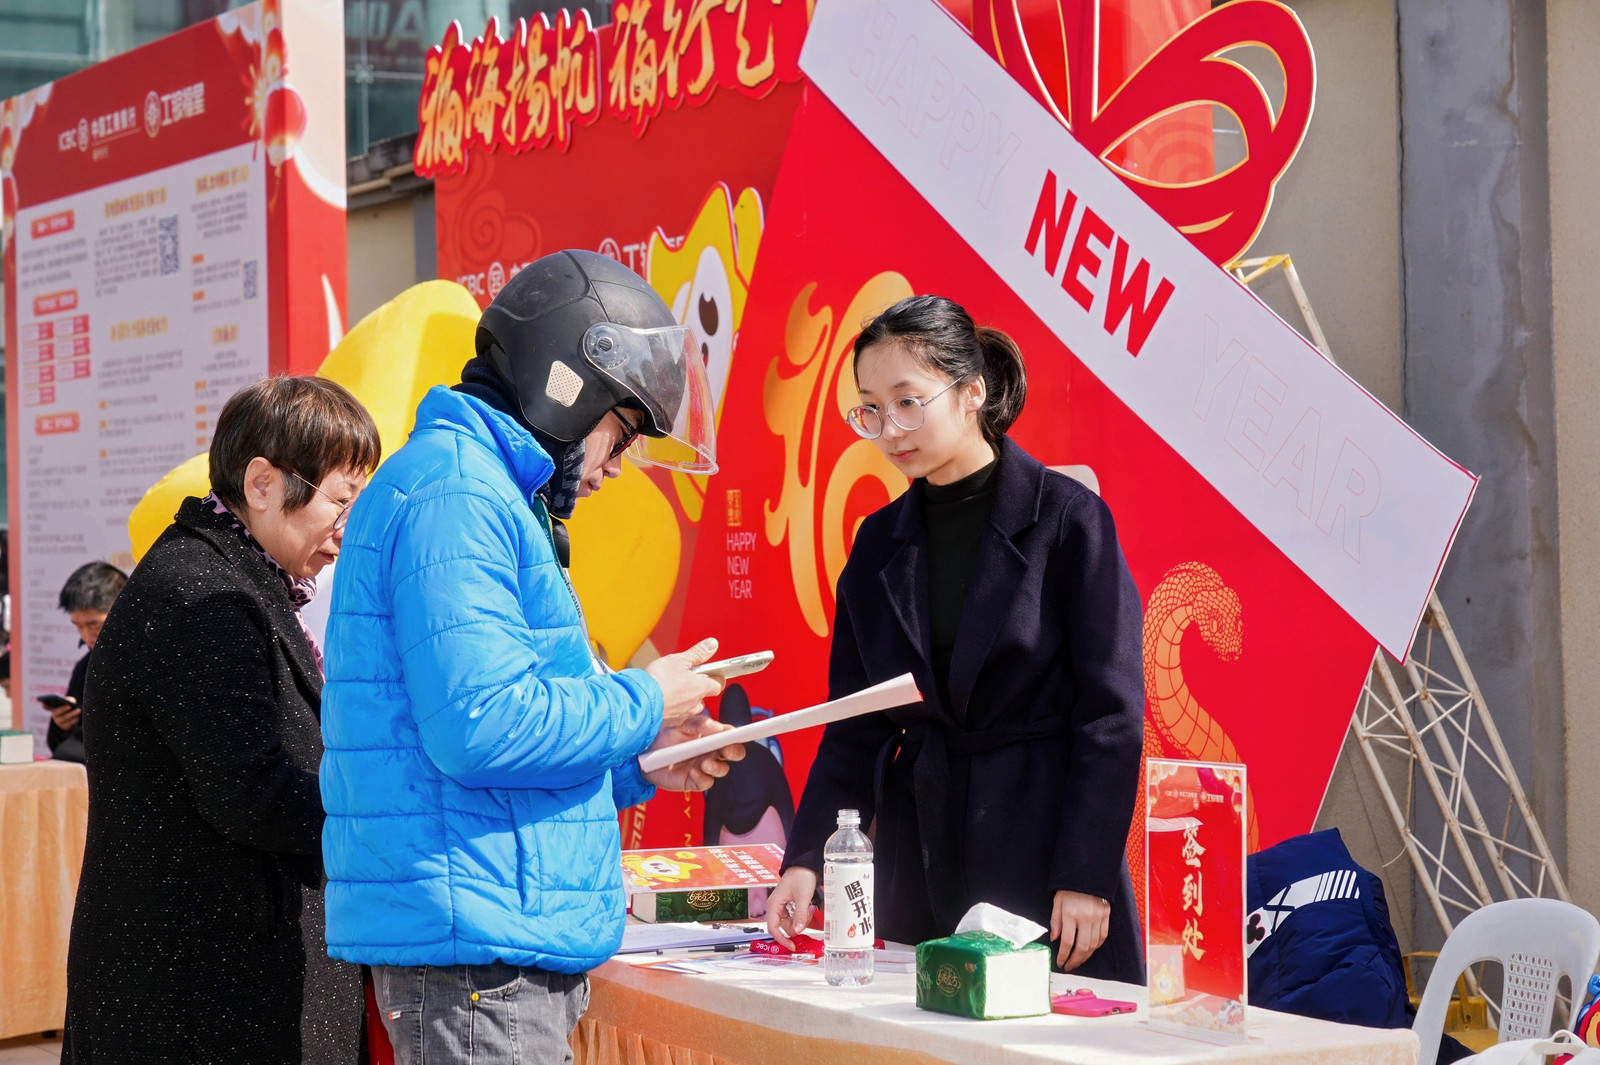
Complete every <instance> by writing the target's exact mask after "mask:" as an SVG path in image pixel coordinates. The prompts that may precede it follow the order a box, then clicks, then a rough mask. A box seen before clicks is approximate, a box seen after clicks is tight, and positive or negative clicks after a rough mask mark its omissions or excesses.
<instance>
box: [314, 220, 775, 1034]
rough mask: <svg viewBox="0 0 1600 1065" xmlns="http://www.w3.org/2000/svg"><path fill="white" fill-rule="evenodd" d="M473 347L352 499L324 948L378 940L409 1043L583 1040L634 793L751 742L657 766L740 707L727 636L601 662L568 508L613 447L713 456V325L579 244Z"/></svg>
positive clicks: (501, 302) (679, 458)
mask: <svg viewBox="0 0 1600 1065" xmlns="http://www.w3.org/2000/svg"><path fill="white" fill-rule="evenodd" d="M477 348H478V354H477V357H476V358H474V359H472V360H471V361H470V362H468V363H467V365H466V366H465V367H464V368H463V370H462V375H461V383H460V384H459V385H457V386H455V388H453V389H451V388H442V387H441V388H435V389H433V390H432V391H430V392H429V393H428V394H427V395H426V396H425V397H424V398H423V400H422V403H421V405H420V406H419V407H418V408H417V419H416V429H415V430H414V431H413V432H412V434H411V439H410V440H409V441H407V443H406V445H405V446H404V447H403V448H401V449H400V451H399V452H398V453H396V454H395V456H394V457H393V458H391V459H390V460H389V462H388V464H387V465H385V466H384V467H383V468H382V469H381V470H379V471H378V474H377V476H376V477H375V478H373V481H372V487H370V488H369V489H367V492H366V494H364V495H363V496H362V497H361V502H360V503H358V504H357V505H356V508H355V514H354V515H353V516H352V517H351V519H350V531H349V534H348V535H347V537H346V539H345V558H344V559H342V560H341V561H340V563H339V570H338V573H337V575H336V576H335V577H334V596H333V612H332V616H331V617H330V618H329V621H328V690H327V696H326V698H325V700H324V703H323V715H322V729H323V735H324V737H325V738H326V741H327V749H328V753H327V755H326V757H325V758H324V759H323V763H322V795H323V800H324V802H325V804H326V806H327V810H328V823H327V827H326V829H325V830H324V834H323V856H324V858H325V860H326V862H327V867H328V877H329V884H328V951H329V953H330V954H332V955H333V956H334V957H336V958H342V959H344V960H346V961H355V962H363V963H365V964H368V965H371V966H372V976H373V985H374V991H375V992H376V996H377V1004H378V1010H379V1013H380V1015H381V1016H382V1018H383V1023H384V1025H385V1026H386V1027H387V1029H388V1032H389V1038H390V1041H391V1042H392V1043H393V1045H394V1049H395V1059H396V1061H397V1063H398V1065H417V1063H423V1062H425V1063H427V1065H446V1063H449V1062H467V1061H473V1062H512V1061H522V1062H540V1063H554V1062H559V1061H563V1060H565V1061H571V1060H572V1057H571V1053H572V1052H571V1048H570V1046H569V1045H568V1042H567V1040H568V1037H569V1036H570V1035H571V1033H572V1030H573V1028H574V1027H576V1025H577V1023H578V1019H579V1018H580V1017H582V1016H583V1013H584V1011H585V1010H586V1009H587V1008H588V995H589V990H588V979H587V977H586V976H585V974H586V973H587V972H588V971H589V970H590V969H592V968H594V967H595V966H597V965H599V964H600V963H601V962H603V961H605V960H606V959H608V958H609V957H610V956H611V955H612V954H613V953H615V952H616V950H617V947H618V946H619V944H620V943H621V940H622V926H623V912H624V898H623V887H622V862H621V858H620V853H619V852H620V849H621V837H620V832H619V830H618V825H617V811H618V810H619V809H621V808H623V807H627V806H632V805H635V804H636V803H641V802H644V801H645V800H646V799H648V798H649V797H650V796H651V795H652V794H653V793H654V791H655V789H656V788H657V787H665V788H671V789H674V790H677V791H704V790H705V789H706V788H707V787H709V786H710V784H711V782H712V781H713V780H714V779H716V778H717V777H720V776H722V775H723V774H725V773H727V771H728V766H727V763H728V762H729V761H734V760H737V759H738V758H740V757H742V756H743V755H744V747H743V745H741V744H734V745H732V746H731V747H725V748H723V749H722V750H721V751H720V752H719V753H718V754H715V755H708V756H706V757H704V758H701V759H693V760H690V761H689V762H687V763H680V764H678V765H675V766H668V767H667V768H665V769H661V770H657V771H655V772H652V773H649V774H643V773H641V771H640V768H639V763H638V756H639V755H641V754H643V753H644V752H645V751H646V750H647V749H652V748H656V747H661V746H667V745H671V744H674V743H679V742H684V741H686V740H689V739H693V738H695V737H697V736H700V735H706V734H711V733H715V732H720V731H725V730H726V726H723V725H720V724H718V723H717V722H714V721H712V720H710V719H709V718H708V717H706V716H705V715H704V714H703V713H702V710H703V707H704V701H705V700H706V699H708V698H710V697H711V696H714V695H716V694H717V693H718V692H720V691H721V690H722V685H721V683H720V682H719V681H717V680H714V679H712V678H709V677H703V676H698V675H696V674H695V673H693V672H691V669H692V667H694V666H697V665H700V664H702V663H704V662H706V661H707V660H708V659H709V658H710V657H711V652H712V651H713V650H714V649H715V647H716V641H714V640H706V641H704V642H703V643H701V644H698V645H697V646H695V647H694V648H692V649H691V650H689V651H688V652H686V653H683V654H671V655H667V656H665V657H663V658H659V659H657V660H656V661H654V662H652V663H651V664H650V666H649V667H648V669H643V670H640V669H625V670H622V671H621V672H616V673H613V672H611V671H610V670H609V669H607V668H605V667H604V666H602V665H601V664H599V663H598V662H597V661H596V660H595V658H594V656H593V649H592V646H591V644H590V641H589V637H588V632H587V631H586V629H585V627H584V621H583V610H582V607H581V605H580V604H579V602H578V597H577V594H576V593H575V592H574V591H573V589H572V585H571V583H570V581H569V580H568V577H567V575H566V572H565V570H566V565H567V557H566V556H567V546H566V537H565V532H564V530H563V529H562V528H561V526H560V525H559V519H562V518H565V517H567V516H568V515H570V514H571V513H572V509H573V507H574V506H575V505H577V503H578V502H579V500H581V499H582V498H584V497H585V496H589V495H592V494H593V493H595V492H597V491H599V490H600V488H601V487H602V486H603V485H604V483H605V482H606V480H607V479H609V478H612V477H617V476H619V475H620V474H621V473H622V456H623V454H624V452H627V453H628V454H630V455H631V456H632V457H633V458H634V460H635V461H636V462H642V463H655V464H657V465H662V466H666V467H669V468H674V469H683V470H687V471H690V472H696V473H712V472H715V469H716V465H715V459H714V446H715V444H714V437H715V426H714V424H713V419H714V417H715V405H714V404H713V403H712V400H711V394H710V385H709V384H708V382H707V380H706V374H705V364H704V362H703V361H702V359H701V355H700V345H699V341H698V340H697V339H696V338H695V336H694V334H693V333H692V332H691V331H690V330H689V329H688V328H687V327H685V326H681V325H679V324H678V323H677V322H676V321H675V320H674V319H673V317H672V312H671V311H670V310H669V309H668V308H667V306H666V304H664V303H662V301H661V298H660V297H659V296H657V295H656V293H655V290H653V289H652V288H650V286H649V285H648V284H647V283H646V282H645V281H644V279H643V278H641V277H640V276H639V275H638V274H635V273H634V272H633V271H631V270H629V269H628V268H627V267H625V266H623V265H621V264H620V263H618V262H616V261H615V260H612V259H608V258H606V257H604V256H602V255H596V254H594V253H593V252H581V251H578V252H557V253H555V254H554V255H548V256H545V257H544V258H542V259H539V260H537V261H535V262H533V263H530V264H529V265H527V266H525V267H523V268H522V269H521V270H520V271H519V272H518V273H517V274H516V275H515V276H514V277H512V278H511V280H510V281H508V282H507V283H506V285H505V287H504V288H503V289H501V290H500V292H499V293H498V294H497V295H496V296H495V298H494V302H493V303H491V304H490V305H489V307H488V309H487V310H485V311H484V313H483V317H482V319H481V320H480V322H479V325H478V335H477ZM552 519H557V520H556V521H555V522H553V521H552Z"/></svg>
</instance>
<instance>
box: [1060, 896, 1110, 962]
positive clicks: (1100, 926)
mask: <svg viewBox="0 0 1600 1065" xmlns="http://www.w3.org/2000/svg"><path fill="white" fill-rule="evenodd" d="M1110 928H1111V904H1110V903H1108V902H1106V900H1105V899H1101V898H1096V897H1095V896H1093V895H1084V894H1082V893H1080V892H1077V891H1058V892H1056V904H1055V908H1054V909H1053V910H1052V911H1051V913H1050V941H1051V942H1052V943H1054V942H1055V941H1057V940H1060V941H1061V945H1060V946H1059V947H1057V948H1056V964H1058V965H1060V966H1061V968H1062V970H1063V971H1064V972H1069V973H1070V972H1071V971H1072V970H1074V969H1076V968H1077V967H1078V966H1080V965H1082V964H1083V963H1084V962H1086V961H1088V960H1089V955H1091V954H1093V953H1094V952H1095V951H1097V950H1099V949H1100V944H1102V943H1104V942H1105V941H1106V933H1107V932H1108V931H1109V930H1110Z"/></svg>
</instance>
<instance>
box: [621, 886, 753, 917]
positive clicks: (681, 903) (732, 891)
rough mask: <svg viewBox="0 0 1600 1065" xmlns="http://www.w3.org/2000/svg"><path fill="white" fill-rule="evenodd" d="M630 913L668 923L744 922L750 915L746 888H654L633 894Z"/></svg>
mask: <svg viewBox="0 0 1600 1065" xmlns="http://www.w3.org/2000/svg"><path fill="white" fill-rule="evenodd" d="M633 915H634V916H635V917H637V918H638V919H639V920H641V921H650V922H652V923H657V924H668V923H675V922H685V921H745V920H748V919H749V917H750V889H749V888H742V887H741V888H719V889H716V890H711V891H657V892H654V893H653V894H645V895H635V896H634V897H633Z"/></svg>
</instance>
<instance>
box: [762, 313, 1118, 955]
mask: <svg viewBox="0 0 1600 1065" xmlns="http://www.w3.org/2000/svg"><path fill="white" fill-rule="evenodd" d="M855 377H856V383H857V385H858V387H859V388H860V392H861V405H860V406H857V407H854V408H852V409H851V411H850V412H849V420H850V424H851V425H852V426H853V427H854V428H855V430H856V432H857V433H859V434H860V435H861V436H863V437H865V438H866V439H869V440H873V441H875V442H876V443H877V445H878V447H879V448H880V449H881V450H882V451H883V453H884V454H885V455H887V456H888V458H889V461H890V462H892V463H894V465H895V467H896V468H897V469H899V470H900V471H901V472H902V473H904V474H906V475H907V476H908V477H911V478H912V482H911V488H910V490H909V491H907V492H906V493H905V494H904V495H902V496H900V497H899V498H898V499H896V500H895V501H894V502H892V503H890V504H888V505H887V506H885V507H883V508H882V509H881V510H879V511H877V512H876V513H875V514H872V515H870V516H869V517H868V518H867V519H866V520H865V521H864V522H862V524H861V528H860V531H859V532H858V533H857V535H856V540H855V544H854V546H852V548H851V549H850V557H849V560H848V561H847V562H846V563H845V566H844V570H843V572H842V573H841V574H840V576H839V581H838V592H837V602H838V607H837V611H836V614H835V617H834V628H833V651H832V656H831V658H830V661H829V666H828V689H829V698H839V697H840V696H843V695H846V694H849V693H851V692H854V691H859V690H860V689H862V688H865V687H868V686H869V685H872V684H877V683H880V682H882V681H885V680H889V679H890V678H892V677H895V676H897V675H899V674H901V673H906V672H910V673H912V674H913V675H914V676H915V677H916V680H917V687H918V688H919V689H921V691H922V699H923V701H922V702H921V703H918V704H915V705H911V706H904V707H898V708H896V709H893V710H889V711H886V712H883V713H875V714H864V715H862V716H861V717H857V718H852V719H849V720H847V721H840V722H837V723H835V724H832V725H829V726H828V727H827V729H826V731H825V732H824V733H823V738H822V743H821V745H820V747H819V748H818V750H817V757H816V761H815V762H814V763H813V765H812V767H811V774H810V777H809V779H807V781H806V786H805V791H804V792H803V793H802V794H801V796H800V805H799V809H798V810H797V811H796V813H795V818H794V828H793V830H792V831H791V832H790V834H789V849H788V852H787V853H786V854H785V855H784V865H785V871H784V874H783V879H782V880H781V881H780V882H779V884H778V886H777V887H776V888H774V889H773V893H772V896H771V898H770V899H768V901H767V924H768V927H769V928H770V929H771V930H772V931H773V934H774V935H775V936H777V937H779V938H780V939H783V940H785V941H786V940H787V937H788V936H789V935H792V934H794V933H796V932H799V931H802V930H803V929H804V928H805V927H806V925H807V923H808V921H809V918H810V915H811V901H812V895H813V892H814V891H815V890H816V886H817V877H818V873H819V871H820V870H821V869H822V848H823V844H824V843H825V841H826V840H827V838H828V835H829V834H830V833H831V832H833V830H834V824H835V815H836V813H837V811H839V810H841V809H850V808H854V809H858V810H860V811H861V814H862V821H863V823H867V822H869V821H870V820H871V819H872V818H873V817H874V815H875V816H876V821H877V835H876V841H875V846H874V848H873V850H874V860H875V864H876V870H877V872H876V875H877V901H876V906H875V909H876V911H877V914H878V929H879V933H880V935H882V937H883V938H884V939H894V940H899V941H901V942H905V943H920V942H923V941H924V940H928V939H933V938H935V937H938V936H946V935H950V934H951V933H952V932H954V931H955V926H956V924H957V922H958V921H959V920H960V919H961V917H962V915H963V914H965V913H966V911H967V909H968V908H969V907H971V906H972V905H973V904H974V903H978V902H988V903H992V904H994V905H996V906H1000V907H1002V908H1003V909H1007V910H1010V911H1011V912H1013V913H1016V914H1019V915H1021V916H1023V917H1027V918H1029V919H1030V920H1033V921H1036V922H1038V923H1039V924H1042V925H1046V926H1048V927H1049V929H1050V936H1051V938H1052V939H1054V940H1055V941H1056V942H1057V943H1058V947H1057V949H1056V951H1055V958H1056V962H1057V964H1059V965H1061V966H1062V967H1064V968H1066V969H1069V970H1075V971H1077V972H1080V973H1082V974H1083V975H1085V976H1092V977H1100V978H1104V979H1113V980H1122V981H1127V982H1129V983H1143V982H1144V950H1143V945H1142V942H1141V938H1140V934H1139V915H1138V912H1137V911H1136V909H1135V907H1134V899H1133V885H1132V882H1131V880H1130V878H1129V875H1128V865H1127V860H1126V857H1125V855H1124V850H1125V843H1126V840H1127V838H1128V826H1129V824H1130V822H1131V821H1132V818H1133V809H1134V802H1135V799H1136V798H1137V796H1138V794H1139V783H1138V777H1139V754H1140V751H1141V749H1142V748H1143V745H1144V667H1143V656H1142V646H1141V639H1142V637H1141V622H1140V616H1141V613H1142V607H1141V601H1140V598H1139V590H1138V588H1136V587H1135V586H1134V583H1133V577H1132V576H1131V575H1130V574H1129V572H1128V566H1127V563H1126V562H1125V561H1124V559H1123V557H1122V549H1121V547H1120V546H1119V545H1118V542H1117V532H1116V528H1115V526H1114V525H1113V523H1112V520H1111V511H1110V510H1109V509H1108V508H1107V507H1106V505H1105V503H1104V502H1102V501H1101V499H1100V497H1099V496H1097V495H1095V494H1094V492H1092V491H1090V490H1089V489H1088V488H1086V487H1084V486H1083V485H1082V484H1080V483H1078V482H1077V481H1074V480H1072V479H1071V478H1069V477H1066V476H1064V475H1062V474H1059V473H1054V472H1052V471H1050V470H1048V469H1046V468H1045V467H1044V466H1043V465H1042V464H1041V463H1040V462H1039V461H1038V460H1037V459H1035V458H1034V457H1033V456H1031V455H1029V454H1028V453H1027V452H1025V451H1023V450H1022V449H1021V448H1020V447H1018V446H1017V445H1016V444H1015V443H1014V442H1013V441H1012V440H1011V438H1010V437H1009V436H1007V435H1006V432H1007V430H1008V429H1010V427H1011V425H1012V423H1013V422H1015V421H1016V420H1017V416H1018V415H1020V414H1021V413H1022V404H1023V400H1024V399H1025V397H1026V395H1027V376H1026V371H1025V369H1024V366H1023V362H1022V353H1021V351H1019V350H1018V349H1017V345H1016V344H1015V342H1013V341H1012V340H1011V338H1010V337H1008V336H1006V335H1005V334H1004V333H1002V332H1000V331H999V330H997V329H991V328H988V327H985V326H977V325H975V324H974V323H973V321H972V318H971V316H970V315H968V314H967V312H966V311H965V310H964V309H963V308H961V307H960V306H958V305H957V304H955V303H952V302H951V301H950V300H947V299H942V298H940V297H938V296H913V297H909V298H907V299H904V300H901V301H900V302H899V303H897V304H895V305H894V306H893V307H890V308H889V309H888V310H886V311H884V312H883V313H882V314H880V315H879V316H878V317H877V318H875V319H873V320H872V321H871V322H869V323H868V324H867V325H866V327H865V328H864V329H863V330H862V331H861V335H860V336H859V337H858V338H857V339H856V342H855ZM1062 413H1063V412H1061V411H1052V412H1050V415H1049V416H1052V417H1060V416H1061V415H1062Z"/></svg>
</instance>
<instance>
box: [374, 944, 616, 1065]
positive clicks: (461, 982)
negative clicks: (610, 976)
mask: <svg viewBox="0 0 1600 1065" xmlns="http://www.w3.org/2000/svg"><path fill="white" fill-rule="evenodd" d="M372 983H373V991H374V992H375V994H376V996H377V1000H378V1012H379V1013H380V1014H381V1015H382V1017H383V1025H384V1027H385V1028H387V1029H388V1030H389V1041H390V1042H391V1043H393V1044H394V1060H395V1065H547V1063H549V1065H566V1063H569V1062H571V1061H572V1048H571V1046H570V1045H569V1044H568V1042H567V1039H568V1037H569V1036H571V1035H572V1030H573V1029H574V1028H576V1027H577V1026H578V1021H579V1019H580V1018H582V1017H583V1013H584V1011H585V1010H587V1009H588V1008H589V978H588V977H587V976H584V975H582V974H579V975H577V976H565V975H563V974H561V973H552V972H546V971H544V970H543V969H527V968H518V967H517V966H515V965H508V964H506V963H504V962H492V963H491V964H489V965H448V966H437V967H436V966H432V965H405V966H402V965H374V966H373V967H372Z"/></svg>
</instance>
